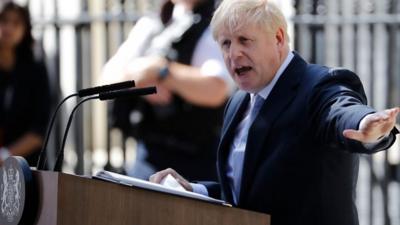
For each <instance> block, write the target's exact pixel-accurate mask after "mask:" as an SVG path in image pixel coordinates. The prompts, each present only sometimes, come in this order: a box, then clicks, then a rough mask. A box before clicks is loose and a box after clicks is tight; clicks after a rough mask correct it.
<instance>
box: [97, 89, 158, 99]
mask: <svg viewBox="0 0 400 225" xmlns="http://www.w3.org/2000/svg"><path fill="white" fill-rule="evenodd" d="M154 93H157V89H156V87H145V88H132V89H127V90H126V89H125V90H120V91H110V92H104V93H100V94H99V99H100V100H101V101H104V100H111V99H115V98H128V97H134V96H139V95H150V94H154Z"/></svg>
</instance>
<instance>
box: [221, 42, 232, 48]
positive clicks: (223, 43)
mask: <svg viewBox="0 0 400 225" xmlns="http://www.w3.org/2000/svg"><path fill="white" fill-rule="evenodd" d="M230 43H231V42H230V41H223V42H222V44H221V46H222V47H223V48H226V47H229V45H230Z"/></svg>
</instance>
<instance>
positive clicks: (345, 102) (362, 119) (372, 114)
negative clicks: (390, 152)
mask: <svg viewBox="0 0 400 225" xmlns="http://www.w3.org/2000/svg"><path fill="white" fill-rule="evenodd" d="M366 104H367V100H366V96H365V93H364V90H363V87H362V84H361V81H360V80H359V78H358V77H357V75H355V74H354V73H352V72H351V71H348V70H343V69H338V70H331V71H330V74H329V76H325V77H324V78H323V79H322V80H320V81H319V82H318V84H317V85H316V86H315V88H314V90H313V92H312V95H311V101H310V110H311V112H312V115H313V116H312V119H313V125H314V127H315V133H316V135H317V139H318V140H320V141H321V142H323V143H326V144H328V145H331V146H333V145H337V146H338V148H339V149H344V150H347V151H350V152H360V153H373V152H376V151H380V150H384V149H387V148H388V147H390V146H391V144H392V143H393V142H394V140H395V136H394V134H395V133H396V132H397V129H396V128H394V124H395V120H396V116H397V115H398V113H399V109H398V108H393V109H389V110H384V111H382V112H376V110H374V109H373V108H371V107H369V106H367V105H366ZM385 135H388V138H384V139H382V140H381V141H380V139H379V138H380V137H385ZM377 142H378V144H376V143H377ZM369 143H374V144H369Z"/></svg>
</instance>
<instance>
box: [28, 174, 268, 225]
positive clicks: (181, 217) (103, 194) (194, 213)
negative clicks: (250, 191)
mask: <svg viewBox="0 0 400 225" xmlns="http://www.w3.org/2000/svg"><path fill="white" fill-rule="evenodd" d="M33 176H34V178H35V179H36V181H37V185H38V192H39V209H38V217H37V221H36V223H35V224H38V225H110V224H112V225H119V224H127V225H128V224H129V225H180V224H182V225H225V224H226V225H228V224H229V225H235V224H237V225H244V224H251V225H261V224H262V225H269V224H270V217H269V216H268V215H266V214H262V213H257V212H252V211H248V210H242V209H238V208H232V207H228V206H222V205H218V204H213V203H208V202H205V201H201V200H196V199H190V198H186V197H180V196H175V195H170V194H165V193H160V192H156V191H151V190H145V189H141V188H135V187H128V186H123V185H119V184H115V183H109V182H105V181H101V180H95V179H91V178H87V177H80V176H75V175H68V174H63V173H56V172H48V171H33Z"/></svg>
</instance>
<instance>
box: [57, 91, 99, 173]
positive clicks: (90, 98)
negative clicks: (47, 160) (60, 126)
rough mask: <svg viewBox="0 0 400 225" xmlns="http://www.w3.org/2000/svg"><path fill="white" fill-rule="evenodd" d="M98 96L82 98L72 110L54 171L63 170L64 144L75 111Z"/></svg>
mask: <svg viewBox="0 0 400 225" xmlns="http://www.w3.org/2000/svg"><path fill="white" fill-rule="evenodd" d="M98 98H99V96H98V95H96V96H92V97H87V98H85V99H83V100H81V101H80V102H79V103H78V104H76V106H75V107H74V109H73V110H72V112H71V114H70V116H69V118H68V123H67V126H66V127H65V131H64V136H63V139H62V143H61V147H60V150H59V151H58V154H57V157H56V159H57V160H56V164H55V165H54V169H53V171H56V172H61V167H62V162H63V161H64V146H65V142H66V141H67V136H68V131H69V128H70V127H71V124H72V119H73V118H74V115H75V111H76V110H77V109H78V108H79V106H80V105H82V104H83V103H84V102H87V101H89V100H92V99H98Z"/></svg>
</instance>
